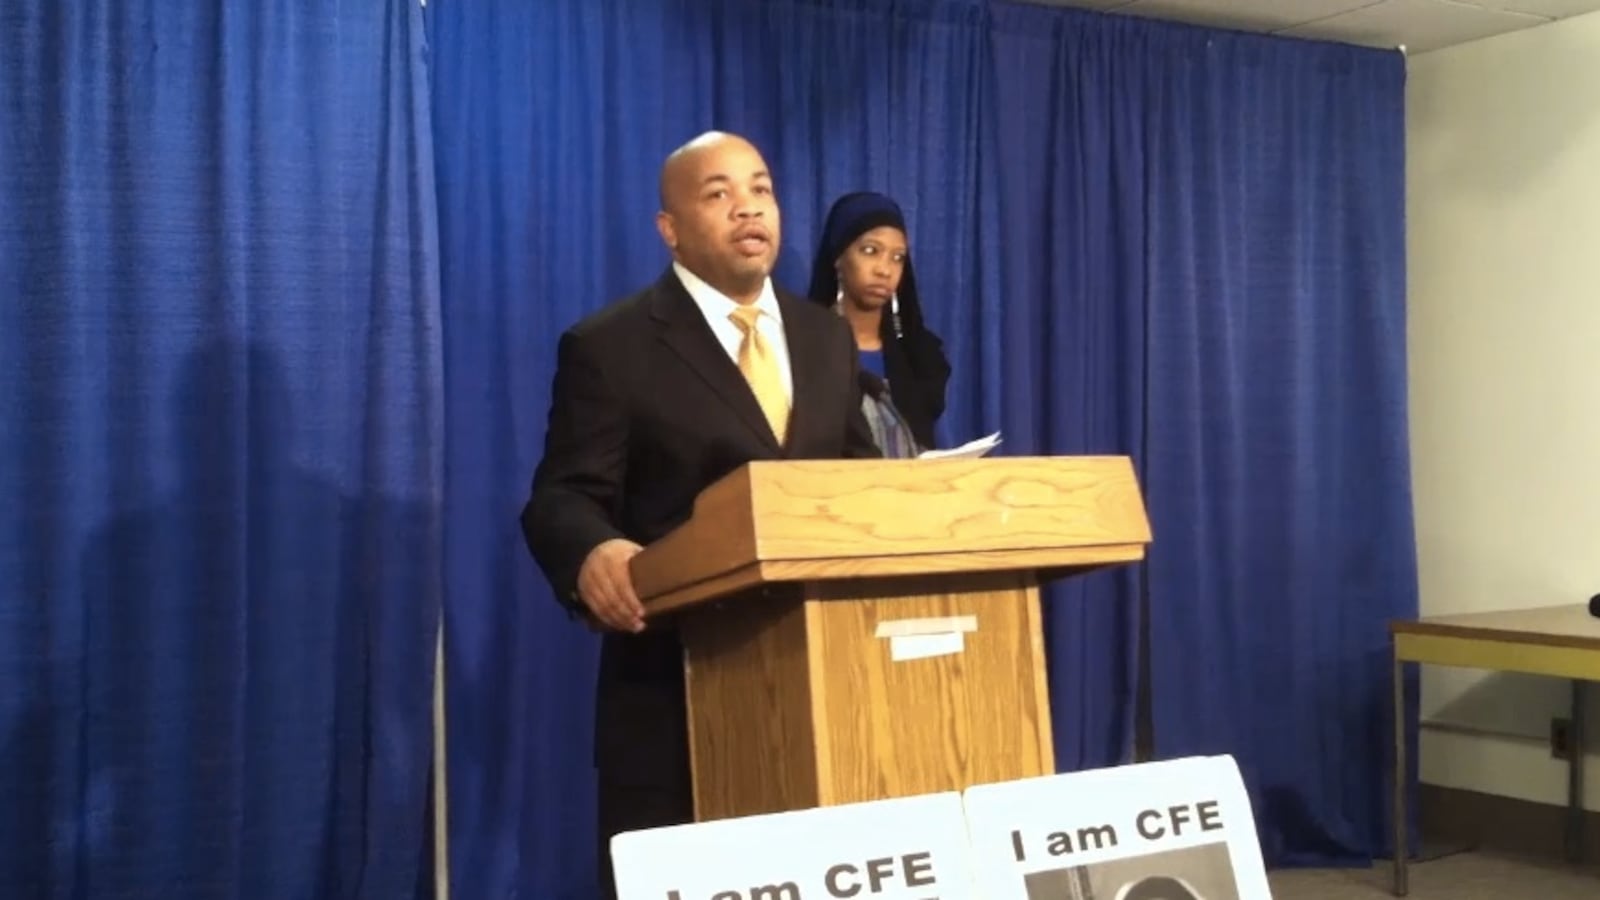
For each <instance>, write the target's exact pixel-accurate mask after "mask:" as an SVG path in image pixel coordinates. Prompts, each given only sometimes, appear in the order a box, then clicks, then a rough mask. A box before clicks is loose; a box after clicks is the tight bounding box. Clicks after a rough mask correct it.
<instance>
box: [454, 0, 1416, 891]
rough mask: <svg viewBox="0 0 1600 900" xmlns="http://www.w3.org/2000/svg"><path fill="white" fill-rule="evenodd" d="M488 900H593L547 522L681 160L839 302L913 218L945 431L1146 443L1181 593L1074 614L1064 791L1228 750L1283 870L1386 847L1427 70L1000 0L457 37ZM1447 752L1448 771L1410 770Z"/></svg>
mask: <svg viewBox="0 0 1600 900" xmlns="http://www.w3.org/2000/svg"><path fill="white" fill-rule="evenodd" d="M429 17H430V21H429V25H430V39H431V44H432V48H433V50H432V53H433V57H432V63H433V65H432V68H431V75H432V78H433V85H432V87H433V96H434V131H435V144H436V147H437V151H438V154H437V172H438V190H439V197H440V241H441V247H442V249H441V253H442V279H443V285H444V297H445V308H444V345H445V384H446V394H447V397H448V400H449V404H448V429H447V432H448V435H449V442H448V447H447V451H446V469H447V483H448V486H449V491H448V499H447V504H446V521H447V535H448V537H447V542H446V560H447V569H448V578H449V583H450V600H449V603H448V604H447V621H448V635H449V641H450V659H449V663H448V670H449V674H448V683H449V689H450V698H449V703H450V708H451V724H450V733H449V742H450V748H451V759H450V766H451V771H450V775H451V819H450V821H451V832H452V841H453V843H452V868H453V880H454V886H455V890H456V891H457V892H459V893H460V894H461V895H463V896H474V897H478V896H484V897H502V896H522V897H539V898H556V897H561V898H566V897H571V898H577V897H588V896H590V895H591V890H592V885H591V881H592V859H593V852H594V837H593V817H592V816H593V814H592V802H593V799H592V787H593V785H592V776H591V773H590V770H589V759H590V717H591V710H590V702H591V696H592V679H593V662H594V651H595V641H594V639H593V637H592V636H590V635H589V634H587V633H586V632H585V631H583V630H582V629H581V628H579V627H576V626H574V625H573V624H571V623H570V622H568V621H567V620H566V618H565V617H564V616H563V615H562V614H560V613H559V612H558V611H557V610H556V607H555V605H554V604H553V602H552V601H551V599H550V598H549V596H548V592H547V590H546V588H545V586H544V584H543V581H542V579H541V578H540V577H539V576H538V574H537V572H536V571H535V569H534V567H533V565H532V563H531V562H530V561H529V560H528V558H527V556H526V552H525V551H524V549H523V548H522V544H521V538H520V535H519V533H518V530H517V525H516V515H517V512H518V509H519V508H520V505H521V503H522V501H523V499H524V496H525V493H526V490H527V485H528V479H529V476H530V475H531V473H532V471H533V467H534V465H535V463H536V462H537V459H538V454H539V450H540V447H541V445H542V438H543V429H544V416H545V411H546V406H547V403H548V399H549V379H550V375H551V361H552V348H553V347H554V344H555V340H556V337H557V335H558V334H559V332H560V331H561V329H563V328H564V327H566V326H567V325H568V324H570V323H572V322H573V321H575V320H577V319H578V318H579V317H580V316H582V315H583V314H585V313H587V312H589V311H592V310H594V309H596V308H598V307H599V306H600V305H601V304H603V303H604V302H606V301H607V300H609V299H612V298H614V297H616V296H618V295H620V294H622V293H624V292H626V291H630V290H633V289H635V288H637V287H638V286H640V285H641V284H643V283H644V282H646V281H647V280H648V279H651V278H653V277H654V276H656V275H657V274H658V273H659V272H660V271H661V269H662V267H663V266H664V265H665V261H666V256H665V253H664V250H663V248H662V247H661V246H660V243H659V240H658V238H657V237H656V235H655V232H654V229H653V225H652V222H651V217H652V215H653V213H654V211H655V208H656V199H655V178H656V171H657V167H658V166H659V164H660V161H661V159H662V158H663V157H664V156H665V154H666V153H667V152H668V151H670V150H671V149H672V148H673V147H675V146H676V145H678V144H679V143H681V142H682V141H683V140H685V139H687V138H688V137H690V136H692V135H693V134H695V133H697V132H699V131H702V130H705V129H708V128H721V129H726V130H732V131H737V132H741V133H744V134H746V135H748V136H750V137H751V138H752V139H754V140H755V141H756V142H757V144H758V145H759V146H761V147H762V148H763V149H764V150H765V152H766V154H767V156H768V159H769V162H771V163H772V165H773V166H774V168H775V170H776V172H777V174H778V181H777V183H778V190H779V195H780V200H781V201H782V203H783V211H784V239H783V256H782V258H781V261H780V264H779V272H778V278H779V280H780V281H781V282H782V283H784V284H786V285H787V286H789V287H790V288H791V289H796V290H800V289H803V288H804V286H805V273H806V269H807V265H808V263H809V260H810V255H811V252H812V247H813V246H814V242H815V240H816V239H817V229H818V224H819V222H820V220H821V218H822V215H823V213H824V211H825V210H826V208H827V206H828V204H829V203H830V202H831V201H832V199H833V198H834V197H835V196H837V195H838V194H839V193H841V192H844V191H847V190H853V189H858V188H872V189H879V190H886V191H888V192H890V193H892V194H894V195H895V196H897V197H898V198H899V199H900V200H901V201H902V203H903V204H904V205H905V207H906V210H907V213H908V214H909V216H910V220H911V230H912V234H911V242H912V253H913V254H914V256H915V257H916V259H917V266H918V269H919V280H920V282H921V285H922V287H923V291H924V293H925V295H926V300H925V303H926V305H927V306H928V307H929V308H928V318H929V320H930V322H931V324H932V326H933V327H934V328H936V329H937V330H938V331H939V332H940V333H941V334H942V335H943V336H944V337H945V339H946V341H947V343H948V348H949V351H950V354H951V357H952V360H953V362H954V365H955V375H954V379H953V382H952V388H951V403H950V411H949V413H948V417H947V419H946V421H945V423H944V428H943V429H942V430H943V433H944V435H945V437H946V439H947V440H951V441H957V440H964V439H966V438H968V437H972V436H975V435H977V434H979V433H982V432H985V431H988V430H992V429H996V428H998V429H1002V430H1004V432H1005V434H1006V444H1005V445H1004V449H1005V452H1007V453H1011V454H1024V453H1101V452H1106V453H1127V454H1132V455H1133V456H1134V457H1135V459H1136V461H1137V463H1138V465H1139V469H1140V473H1141V476H1142V479H1143V483H1144V485H1145V487H1146V491H1147V501H1148V504H1149V508H1150V510H1151V515H1152V518H1153V525H1154V530H1155V544H1154V546H1153V548H1152V553H1151V559H1150V562H1149V563H1148V565H1146V566H1143V567H1140V568H1138V569H1130V570H1125V571H1122V572H1119V573H1116V574H1106V575H1098V576H1094V577H1091V578H1088V579H1085V580H1083V581H1082V582H1081V583H1076V584H1072V585H1069V586H1067V587H1064V588H1060V589H1058V590H1056V591H1055V592H1054V596H1053V598H1052V601H1053V602H1052V603H1051V606H1050V610H1051V614H1050V618H1049V623H1048V629H1049V633H1048V642H1049V649H1050V655H1051V669H1052V670H1051V679H1050V680H1051V688H1052V691H1053V692H1054V699H1055V709H1054V718H1055V727H1056V735H1057V743H1058V747H1059V750H1058V757H1059V759H1058V762H1059V764H1060V765H1061V767H1062V768H1063V769H1072V768H1079V767H1084V766H1097V765H1105V764H1110V763H1115V762H1120V761H1125V760H1127V759H1128V758H1129V752H1130V745H1131V741H1132V737H1133V731H1134V725H1135V717H1136V709H1135V697H1136V695H1137V691H1136V675H1137V671H1138V665H1137V662H1138V656H1137V653H1136V646H1137V635H1138V634H1139V630H1140V615H1139V610H1140V608H1141V605H1142V604H1147V606H1148V610H1149V616H1148V626H1149V631H1148V637H1149V641H1150V662H1149V679H1150V684H1149V689H1150V693H1151V696H1152V697H1153V701H1152V702H1153V708H1152V710H1151V713H1152V716H1153V724H1154V730H1155V749H1156V751H1157V753H1158V755H1160V756H1176V755H1183V754H1189V753H1197V752H1229V753H1232V754H1234V755H1235V756H1236V757H1237V758H1238V760H1239V762H1240V764H1241V766H1242V768H1243V770H1244V772H1245V776H1246V779H1247V783H1248V784H1249V786H1250V788H1251V791H1252V794H1253V797H1254V800H1255V804H1256V810H1257V814H1258V819H1259V827H1260V830H1261V835H1262V840H1263V843H1264V846H1265V849H1266V852H1267V855H1268V858H1269V860H1271V861H1273V862H1278V863H1284V862H1321V863H1361V862H1365V861H1366V860H1367V859H1368V858H1369V857H1370V856H1371V855H1372V854H1377V853H1384V852H1387V840H1386V832H1385V825H1384V822H1385V814H1384V807H1383V805H1382V800H1383V797H1384V796H1385V793H1384V791H1385V783H1386V782H1385V774H1384V765H1383V760H1384V754H1385V752H1386V750H1387V748H1388V746H1389V735H1388V732H1387V730H1386V728H1385V727H1384V726H1383V725H1382V724H1381V723H1382V722H1384V721H1385V718H1384V717H1385V716H1386V715H1387V709H1388V707H1387V705H1386V701H1387V694H1386V693H1384V691H1383V690H1382V686H1383V685H1384V684H1385V682H1384V678H1385V676H1386V673H1387V671H1388V669H1387V665H1386V658H1385V656H1384V647H1385V644H1384V632H1383V622H1384V620H1385V619H1387V618H1389V617H1391V616H1396V615H1405V614H1411V613H1414V611H1415V606H1416V588H1415V576H1414V562H1413V555H1412V549H1411V547H1412V540H1411V521H1410V504H1409V488H1408V475H1407V471H1406V454H1405V444H1404V435H1405V408H1404V398H1405V386H1404V358H1403V351H1404V321H1403V300H1404V297H1403V284H1404V271H1403V265H1404V256H1403V238H1402V230H1401V229H1402V227H1403V223H1402V211H1403V206H1402V194H1401V190H1402V177H1403V144H1402V142H1403V116H1402V114H1401V109H1402V107H1401V104H1402V98H1403V80H1404V64H1403V61H1402V59H1401V58H1400V57H1399V55H1398V54H1394V53H1383V52H1375V51H1367V50H1357V49H1353V48H1348V47H1338V46H1331V45H1321V44H1311V43H1304V42H1291V41H1285V40H1279V39H1273V38H1267V37H1260V36H1247V35H1239V34H1231V33H1223V32H1216V31H1209V30H1204V29H1197V28H1188V27H1182V26H1175V25H1170V24H1164V23H1156V22H1151V21H1146V20H1139V19H1131V18H1113V17H1104V16H1098V15H1093V14H1086V13H1079V12H1073V11H1063V10H1057V9H1047V8H1042V7H1032V6H1022V5H1009V4H1000V3H984V2H981V0H893V2H891V0H857V2H851V3H843V2H826V0H766V2H763V3H749V2H747V0H693V2H691V0H547V2H542V3H537V4H529V3H522V2H504V0H502V2H495V0H482V2H476V3H438V4H432V5H430V8H429ZM1413 758H1414V754H1413Z"/></svg>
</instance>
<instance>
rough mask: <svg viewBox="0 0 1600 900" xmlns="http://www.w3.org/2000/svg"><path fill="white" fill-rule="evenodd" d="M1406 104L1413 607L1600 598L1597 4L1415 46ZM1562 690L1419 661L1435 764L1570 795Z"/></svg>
mask: <svg viewBox="0 0 1600 900" xmlns="http://www.w3.org/2000/svg"><path fill="white" fill-rule="evenodd" d="M1407 105H1408V113H1407V116H1408V120H1407V132H1408V134H1407V141H1408V152H1407V169H1408V171H1407V181H1408V187H1407V215H1408V224H1407V241H1408V252H1409V263H1408V265H1409V272H1410V283H1409V304H1410V323H1409V347H1410V351H1409V352H1410V360H1411V363H1410V364H1411V372H1410V382H1411V442H1412V464H1413V471H1414V477H1415V497H1416V518H1417V542H1418V554H1419V565H1420V575H1421V588H1422V612H1423V614H1424V615H1438V614H1445V613H1458V612H1474V611H1481V610H1491V609H1507V608H1514V607H1520V606H1544V605H1551V604H1560V603H1575V602H1584V601H1586V600H1587V599H1588V598H1589V597H1590V596H1591V595H1593V594H1595V593H1600V15H1589V16H1584V17H1580V18H1577V19H1569V20H1565V21H1561V22H1557V23H1555V24H1552V25H1547V26H1543V27H1540V28H1535V29H1530V30H1527V31H1519V32H1515V33H1512V34H1508V35H1503V36H1500V37H1495V38H1490V39H1488V40H1484V41H1479V42H1476V43H1472V44H1466V45H1462V46H1458V47H1452V48H1449V49H1446V50H1440V51H1436V52H1433V53H1428V54H1423V55H1420V56H1416V57H1413V58H1412V59H1411V60H1410V61H1409V87H1408V93H1407ZM1590 693H1591V694H1593V695H1600V686H1596V687H1595V688H1593V689H1591V691H1590ZM1567 702H1568V694H1567V688H1566V684H1565V682H1560V681H1556V680H1552V679H1538V678H1522V677H1509V676H1492V675H1491V676H1486V675H1484V674H1483V673H1478V672H1470V671H1451V670H1440V669H1437V668H1433V667H1428V668H1427V669H1425V674H1424V682H1423V704H1422V714H1423V716H1424V722H1425V725H1424V731H1423V736H1422V742H1423V743H1422V751H1421V766H1422V778H1423V780H1424V781H1425V782H1428V783H1431V784H1439V785H1445V786H1450V787H1459V788H1467V789H1472V790H1478V791H1484V792H1488V793H1493V794H1501V795H1506V796H1512V797H1520V798H1523V799H1526V800H1534V801H1540V802H1546V803H1563V802H1565V798H1566V774H1565V772H1566V770H1565V764H1564V763H1561V762H1559V761H1556V760H1553V759H1552V758H1551V756H1550V753H1549V750H1548V744H1547V740H1548V733H1549V727H1550V718H1551V717H1552V716H1555V715H1565V713H1566V709H1567ZM1590 708H1591V710H1592V712H1591V716H1590V720H1589V721H1590V722H1591V723H1592V724H1591V726H1590V742H1591V755H1590V757H1589V758H1590V761H1591V765H1592V764H1593V762H1594V760H1596V759H1597V758H1600V756H1597V754H1600V697H1596V698H1595V702H1594V703H1592V704H1591V707H1590ZM1429 719H1434V720H1442V721H1446V722H1451V723H1459V724H1463V725H1465V726H1467V728H1468V729H1472V730H1476V731H1479V732H1485V733H1479V734H1463V733H1461V732H1459V731H1453V730H1446V729H1441V728H1437V727H1435V728H1429V727H1428V726H1427V725H1426V723H1427V721H1428V720H1429ZM1587 781H1588V788H1589V790H1588V792H1587V793H1588V796H1587V803H1586V805H1587V806H1588V807H1589V808H1591V809H1600V778H1596V777H1593V776H1591V777H1589V778H1588V779H1587Z"/></svg>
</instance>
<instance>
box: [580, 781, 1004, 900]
mask: <svg viewBox="0 0 1600 900" xmlns="http://www.w3.org/2000/svg"><path fill="white" fill-rule="evenodd" d="M611 864H612V869H613V871H614V872H615V873H616V879H617V896H618V898H619V900H822V898H839V900H869V898H870V900H932V898H938V900H976V898H977V897H978V894H977V893H976V892H975V891H974V890H973V883H974V882H973V871H972V856H971V850H970V847H969V846H968V844H967V824H966V820H965V818H964V817H963V815H962V805H961V795H960V794H957V793H954V792H950V793H943V794H929V795H925V796H920V797H907V798H904V799H897V800H881V801H878V802H874V803H853V804H846V805H842V806H827V807H821V808H817V809H807V810H800V811H797V812H787V813H776V814H774V815H768V816H750V817H748V818H742V819H719V820H717V821H713V822H699V823H696V824H693V825H675V826H671V827H667V828H653V829H648V830H645V831H634V832H629V833H627V834H619V835H617V836H616V837H614V838H612V840H611Z"/></svg>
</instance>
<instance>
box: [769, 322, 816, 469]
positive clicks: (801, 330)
mask: <svg viewBox="0 0 1600 900" xmlns="http://www.w3.org/2000/svg"><path fill="white" fill-rule="evenodd" d="M777 294H778V308H779V309H781V310H783V333H784V338H785V339H786V340H787V342H788V344H789V373H790V375H791V377H792V378H793V380H794V403H793V404H792V405H791V409H792V411H791V412H790V413H789V439H788V441H787V442H786V443H787V445H788V447H787V449H788V450H790V451H795V450H798V449H799V448H801V447H804V446H805V444H804V441H805V438H806V435H807V429H808V428H809V427H810V426H811V417H812V414H814V413H815V409H814V406H815V399H816V392H817V391H818V390H819V389H821V388H823V387H824V384H823V381H824V379H826V378H827V377H828V372H827V361H828V347H827V346H826V343H827V337H828V335H827V332H826V331H824V330H822V329H821V328H818V327H817V319H816V317H815V316H808V315H804V314H803V313H806V312H810V310H799V309H796V307H797V306H798V305H799V304H801V303H808V302H810V301H808V300H800V299H793V298H790V297H789V296H788V295H786V294H785V293H783V292H782V291H778V292H777Z"/></svg>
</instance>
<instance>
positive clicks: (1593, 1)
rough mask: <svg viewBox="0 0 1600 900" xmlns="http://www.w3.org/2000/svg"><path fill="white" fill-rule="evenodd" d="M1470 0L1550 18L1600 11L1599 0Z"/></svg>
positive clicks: (1492, 6)
mask: <svg viewBox="0 0 1600 900" xmlns="http://www.w3.org/2000/svg"><path fill="white" fill-rule="evenodd" d="M1472 2H1473V3H1475V4H1477V5H1478V6H1484V7H1488V8H1489V9H1498V10H1503V11H1505V12H1519V13H1528V14H1529V15H1535V16H1547V17H1549V18H1552V19H1565V18H1567V17H1569V16H1581V15H1583V14H1584V13H1592V12H1600V0H1472Z"/></svg>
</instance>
